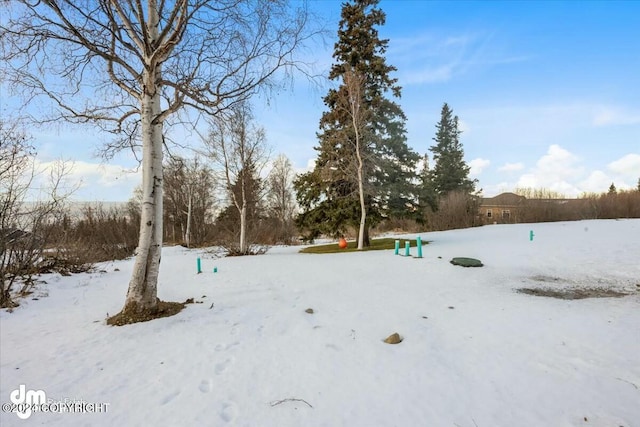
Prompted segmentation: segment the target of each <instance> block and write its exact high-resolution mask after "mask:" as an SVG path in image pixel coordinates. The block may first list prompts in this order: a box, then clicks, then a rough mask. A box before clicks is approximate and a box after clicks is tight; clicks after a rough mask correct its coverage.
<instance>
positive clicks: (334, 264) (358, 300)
mask: <svg viewBox="0 0 640 427" xmlns="http://www.w3.org/2000/svg"><path fill="white" fill-rule="evenodd" d="M530 230H533V231H534V234H535V237H534V240H533V241H530V240H529V231H530ZM421 236H422V238H423V240H429V241H431V243H430V244H429V245H427V246H425V247H424V251H423V255H424V258H422V259H416V258H405V257H401V256H394V255H393V250H390V251H379V252H366V253H351V254H331V255H311V254H299V253H298V252H297V251H298V248H289V247H279V248H273V249H271V250H270V251H269V252H268V253H267V254H266V255H263V256H251V257H234V258H223V259H215V258H206V257H203V270H204V273H203V274H200V275H198V274H196V268H195V265H196V262H195V260H196V258H197V257H198V256H202V252H199V251H195V250H193V251H189V250H186V249H184V248H180V247H173V248H165V250H164V251H163V258H162V266H161V274H160V284H159V294H160V295H159V296H160V298H161V299H163V300H166V301H184V300H186V299H187V298H191V297H194V298H195V299H196V301H201V302H202V303H198V304H193V305H189V306H187V308H186V309H185V310H184V311H183V312H181V313H180V314H178V315H177V316H174V317H170V318H164V319H158V320H154V321H152V322H147V323H140V324H135V325H129V326H124V327H108V326H106V325H105V322H104V319H105V317H106V316H107V313H109V314H113V313H116V312H118V311H119V310H120V309H121V307H122V304H123V302H124V297H125V293H126V288H127V283H128V278H129V275H130V272H131V268H132V265H133V262H132V261H119V262H114V263H108V264H104V265H102V266H101V268H102V269H103V270H105V272H103V273H91V274H81V275H75V276H72V277H60V276H49V277H46V278H45V280H47V282H48V283H47V285H44V286H42V287H41V292H42V293H47V294H48V296H46V297H42V298H39V299H38V300H37V301H33V300H27V301H25V303H24V306H23V307H20V308H18V309H17V310H16V311H15V312H13V313H7V312H5V311H2V312H1V313H0V338H1V343H2V345H1V350H0V363H1V365H0V369H1V371H0V373H1V379H2V380H1V382H0V397H1V399H0V400H1V401H2V403H9V402H10V394H11V392H12V391H13V390H16V389H18V388H19V386H20V385H21V384H24V385H25V386H26V389H28V390H43V391H45V392H46V396H47V398H49V399H52V400H56V401H57V400H64V399H72V400H73V399H78V400H79V399H82V400H84V401H86V402H90V403H108V404H109V405H108V411H107V412H106V413H104V412H103V413H89V414H70V413H62V414H51V413H48V414H43V413H34V414H32V415H31V416H30V417H29V418H28V419H26V420H21V419H19V418H18V417H17V416H16V414H12V413H4V412H3V413H2V414H1V415H0V424H1V425H2V426H14V425H15V426H24V425H42V424H44V425H60V426H75V425H92V426H94V425H95V426H103V425H104V426H111V425H122V426H137V425H140V426H178V425H184V426H187V425H190V426H196V425H198V426H200V425H201V426H226V425H230V426H231V425H233V426H251V427H253V426H274V427H276V426H332V427H333V426H460V427H466V426H469V427H475V426H478V427H487V426H532V427H533V426H603V427H604V426H625V427H633V426H635V427H637V426H640V356H639V355H640V293H639V292H638V290H637V288H638V287H637V286H636V285H638V284H640V265H639V262H638V260H640V243H639V241H640V239H639V238H640V220H620V221H609V220H607V221H604V220H602V221H580V222H566V223H548V224H521V225H493V226H486V227H481V228H475V229H469V230H455V231H448V232H437V233H424V234H422V235H421ZM414 254H415V250H414ZM457 256H462V257H472V258H477V259H480V260H482V262H483V264H484V265H485V266H484V267H481V268H473V269H470V268H462V267H457V266H453V265H451V264H450V263H449V260H450V259H451V258H453V257H457ZM214 267H217V269H218V272H217V273H213V268H214ZM116 269H118V270H119V271H115V270H116ZM581 286H583V287H602V288H610V289H616V290H619V291H623V292H627V293H630V294H631V295H629V296H625V297H622V298H590V299H582V300H562V299H555V298H546V297H539V296H532V295H526V294H522V293H518V292H515V290H516V289H518V288H522V287H528V288H534V287H540V288H542V287H558V288H563V287H564V288H567V287H572V288H575V287H581ZM307 308H312V309H313V311H314V312H313V314H309V313H306V312H305V310H306V309H307ZM393 332H398V333H399V334H400V335H401V336H402V337H403V339H404V340H403V341H402V342H401V343H400V344H397V345H389V344H385V343H383V342H382V341H383V340H384V339H385V338H386V337H387V336H389V335H390V334H391V333H393Z"/></svg>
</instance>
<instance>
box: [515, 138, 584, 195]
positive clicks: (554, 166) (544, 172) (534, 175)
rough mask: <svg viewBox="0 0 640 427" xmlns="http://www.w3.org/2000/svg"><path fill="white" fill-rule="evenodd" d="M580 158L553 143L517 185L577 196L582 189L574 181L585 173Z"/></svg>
mask: <svg viewBox="0 0 640 427" xmlns="http://www.w3.org/2000/svg"><path fill="white" fill-rule="evenodd" d="M579 160H580V159H579V158H578V157H577V156H575V155H573V154H572V153H570V152H569V151H568V150H565V149H564V148H562V147H560V146H559V145H557V144H553V145H551V146H549V149H548V150H547V153H546V154H545V155H544V156H542V157H541V158H540V159H539V160H538V161H537V162H536V166H535V168H533V170H531V171H530V172H529V173H526V174H524V175H522V176H521V177H520V179H519V180H518V182H517V183H516V187H519V188H545V189H548V190H551V191H554V192H557V193H561V194H564V195H566V196H577V195H578V194H580V190H579V188H578V187H577V186H576V185H575V184H573V182H575V179H576V177H579V176H580V175H582V173H583V168H582V167H581V166H579V165H578V163H579Z"/></svg>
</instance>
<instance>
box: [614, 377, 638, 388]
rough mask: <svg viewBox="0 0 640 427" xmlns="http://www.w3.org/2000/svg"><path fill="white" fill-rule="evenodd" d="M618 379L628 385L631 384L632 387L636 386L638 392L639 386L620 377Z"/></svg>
mask: <svg viewBox="0 0 640 427" xmlns="http://www.w3.org/2000/svg"><path fill="white" fill-rule="evenodd" d="M616 379H617V380H620V381H623V382H625V383H627V384H631V385H632V386H634V387H635V388H636V390H638V386H637V385H635V384H634V383H632V382H631V381H627V380H623V379H622V378H618V377H616Z"/></svg>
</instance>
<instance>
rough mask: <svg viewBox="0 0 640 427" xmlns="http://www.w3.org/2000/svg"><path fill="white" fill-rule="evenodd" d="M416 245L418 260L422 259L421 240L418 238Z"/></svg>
mask: <svg viewBox="0 0 640 427" xmlns="http://www.w3.org/2000/svg"><path fill="white" fill-rule="evenodd" d="M416 245H417V246H418V258H422V239H421V238H420V236H418V237H416Z"/></svg>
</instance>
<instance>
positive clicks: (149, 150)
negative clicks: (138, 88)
mask: <svg viewBox="0 0 640 427" xmlns="http://www.w3.org/2000/svg"><path fill="white" fill-rule="evenodd" d="M148 31H149V35H150V38H151V39H152V40H156V39H157V38H158V14H157V10H156V8H155V5H152V4H151V3H150V5H149V25H148ZM147 59H148V58H147ZM150 61H151V60H150ZM147 65H148V67H147V69H146V70H145V71H144V75H143V93H142V98H141V100H140V107H141V111H140V116H141V125H142V206H141V219H140V239H139V241H138V249H137V253H136V260H135V264H134V267H133V273H132V275H131V280H130V282H129V290H128V291H127V298H126V300H125V305H124V309H123V312H127V311H133V312H140V311H142V310H154V309H155V308H156V307H157V304H158V297H157V289H158V274H159V271H160V256H161V251H162V178H163V177H162V157H163V152H162V150H163V146H162V122H161V121H157V120H156V119H157V118H158V116H159V115H160V112H161V106H160V91H159V88H158V87H157V82H159V81H160V75H161V67H160V65H159V64H154V63H150V64H147Z"/></svg>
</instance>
